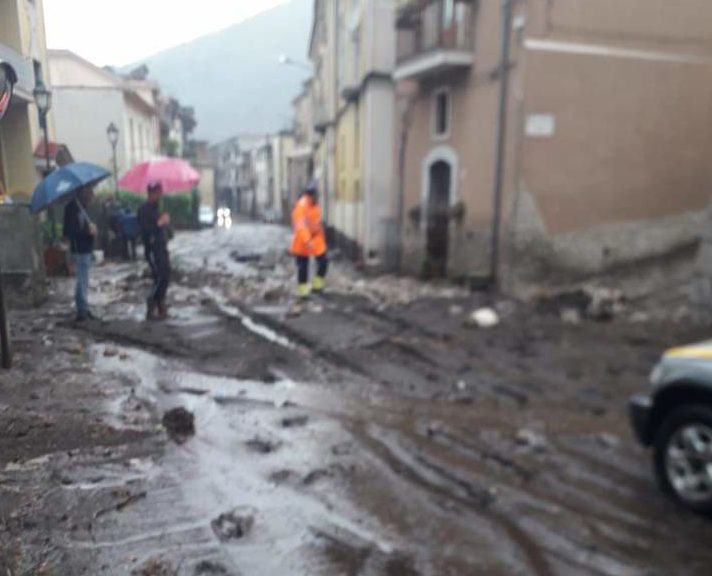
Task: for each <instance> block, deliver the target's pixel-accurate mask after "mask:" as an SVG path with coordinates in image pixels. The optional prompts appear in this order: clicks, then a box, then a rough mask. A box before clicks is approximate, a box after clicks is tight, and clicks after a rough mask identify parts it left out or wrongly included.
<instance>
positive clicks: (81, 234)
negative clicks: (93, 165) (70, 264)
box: [63, 187, 98, 322]
mask: <svg viewBox="0 0 712 576" xmlns="http://www.w3.org/2000/svg"><path fill="white" fill-rule="evenodd" d="M93 199H94V190H93V189H92V188H91V187H84V188H81V189H80V190H79V191H78V192H77V194H76V196H75V197H74V198H73V199H72V200H70V201H69V202H68V203H67V205H66V206H65V208H64V228H63V235H64V237H65V238H66V240H67V241H68V242H69V250H70V253H71V255H72V260H73V261H74V268H75V273H76V277H77V283H76V288H75V291H74V301H75V308H76V314H77V322H83V321H85V320H88V319H93V318H94V315H93V314H92V313H91V310H89V272H90V270H91V265H92V262H93V259H94V241H95V239H96V236H97V232H98V231H97V227H96V225H95V224H94V222H92V220H91V218H90V217H89V213H88V212H87V210H88V208H89V205H90V204H91V202H92V201H93Z"/></svg>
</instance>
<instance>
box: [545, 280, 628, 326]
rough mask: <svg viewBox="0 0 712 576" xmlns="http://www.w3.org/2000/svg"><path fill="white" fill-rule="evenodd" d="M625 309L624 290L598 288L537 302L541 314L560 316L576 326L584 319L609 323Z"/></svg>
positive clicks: (587, 287)
mask: <svg viewBox="0 0 712 576" xmlns="http://www.w3.org/2000/svg"><path fill="white" fill-rule="evenodd" d="M625 308H626V298H625V294H624V293H623V291H622V290H619V289H617V288H605V287H598V286H584V287H582V288H577V289H573V290H566V291H561V292H558V293H555V294H552V295H549V296H545V297H543V298H540V299H539V300H538V302H537V309H538V311H539V312H541V313H544V314H546V313H554V314H558V315H559V316H560V317H561V319H562V321H563V322H565V323H567V324H576V323H578V322H579V321H580V320H581V319H583V318H587V319H589V320H595V321H597V322H608V321H611V320H613V319H614V318H616V317H618V316H620V315H621V314H622V313H623V312H624V311H625ZM577 314H578V320H577Z"/></svg>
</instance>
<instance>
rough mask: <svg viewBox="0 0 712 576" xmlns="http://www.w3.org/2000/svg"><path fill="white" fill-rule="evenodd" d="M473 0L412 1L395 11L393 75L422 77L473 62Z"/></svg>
mask: <svg viewBox="0 0 712 576" xmlns="http://www.w3.org/2000/svg"><path fill="white" fill-rule="evenodd" d="M474 12H475V2H474V1H473V0H413V1H412V2H408V3H406V4H405V5H404V6H403V7H402V8H401V9H400V10H399V12H398V24H397V25H398V53H397V65H396V71H395V74H394V78H395V79H396V80H423V79H426V78H428V77H431V76H437V75H441V74H444V73H448V72H452V71H456V70H467V69H469V68H471V67H472V65H473V64H474V61H475V55H474Z"/></svg>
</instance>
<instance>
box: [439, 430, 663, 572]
mask: <svg viewBox="0 0 712 576" xmlns="http://www.w3.org/2000/svg"><path fill="white" fill-rule="evenodd" d="M428 437H429V438H430V439H432V440H434V441H435V442H436V443H437V445H438V446H439V447H441V448H445V449H449V450H455V451H456V452H457V453H459V454H463V455H464V456H465V457H468V458H469V460H468V461H467V462H466V463H465V466H466V467H467V468H471V467H472V464H474V463H475V462H478V461H480V462H483V463H485V464H487V462H488V461H490V460H491V461H493V462H494V463H496V464H497V465H499V466H501V467H503V468H504V470H505V471H507V472H508V473H509V478H508V477H507V476H506V475H503V474H501V473H495V478H496V481H497V483H498V484H500V485H506V486H507V488H508V489H509V490H510V491H511V492H512V494H513V495H516V497H517V499H518V500H519V501H520V502H519V504H520V506H523V507H524V508H525V509H529V510H530V511H531V514H526V515H525V516H526V520H527V521H530V522H531V524H532V526H535V527H536V528H535V529H532V532H536V533H540V534H547V535H548V536H547V538H548V540H549V541H550V542H551V543H556V548H551V547H548V548H547V551H548V552H549V553H550V554H551V555H552V556H556V557H557V558H558V559H559V560H562V561H564V560H565V561H568V562H572V563H573V564H576V565H577V566H579V567H586V568H587V569H588V570H593V569H594V564H595V565H597V566H600V571H599V572H597V573H600V574H604V575H608V574H618V573H620V572H618V571H616V570H618V569H619V568H621V567H625V569H626V570H630V569H631V568H630V567H629V566H626V564H625V562H623V561H619V560H616V559H615V555H616V554H615V552H617V553H618V555H619V556H622V557H624V558H640V557H644V556H645V554H646V553H647V551H648V548H649V544H648V542H647V541H646V540H645V539H643V540H641V539H640V538H639V535H640V534H641V532H642V533H647V534H649V535H650V536H653V537H654V536H656V535H657V536H659V535H660V534H655V533H654V532H655V531H654V530H653V529H652V527H650V526H648V525H647V523H646V521H645V520H644V519H642V518H640V517H639V516H636V515H634V514H633V513H631V512H629V511H628V510H626V508H625V504H626V503H629V502H630V501H626V500H625V498H620V497H619V498H617V500H616V501H615V502H614V503H610V502H608V501H607V499H606V496H610V492H605V491H604V487H602V485H601V483H600V482H599V483H596V482H595V478H593V479H591V478H589V477H591V476H592V473H590V472H589V473H584V474H583V477H579V476H578V475H577V481H576V482H575V483H573V482H571V480H572V478H570V477H569V476H570V474H569V471H570V469H571V468H572V466H573V467H576V459H575V458H573V459H568V456H567V454H565V453H562V452H561V451H560V450H559V449H558V448H557V446H556V445H554V444H553V443H550V444H549V446H548V448H547V450H546V453H545V454H543V455H541V456H540V458H541V459H544V460H545V462H544V465H542V463H541V462H539V463H538V464H537V465H536V466H531V467H526V466H523V465H521V464H519V463H518V462H515V461H514V459H510V458H507V457H506V456H504V454H505V453H506V452H507V451H513V450H514V449H515V448H514V447H511V446H510V447H504V448H503V449H501V450H500V452H501V453H500V452H497V450H496V448H495V447H489V446H487V443H486V441H485V442H484V446H480V445H475V444H474V443H473V442H472V441H468V440H465V439H463V438H460V437H459V436H457V435H456V434H454V433H452V432H449V431H448V430H446V429H443V430H437V431H429V432H428ZM493 454H494V455H495V457H494V458H492V455H493ZM441 456H442V457H443V458H446V457H447V456H448V455H447V454H446V453H442V454H441ZM583 464H584V466H581V467H580V470H581V471H582V473H583V471H586V470H589V468H590V467H588V466H586V465H585V464H586V462H583ZM449 465H450V466H454V465H456V464H454V463H453V464H449ZM533 470H541V471H539V472H537V473H536V474H534V473H533ZM547 470H548V471H547ZM552 470H553V471H552ZM594 470H595V467H594ZM472 473H473V474H476V475H479V474H480V473H481V471H479V470H472ZM511 476H514V477H515V478H516V479H517V484H518V485H513V483H512V480H511ZM552 509H556V510H560V512H557V513H556V514H552ZM562 512H563V514H562ZM564 514H565V515H566V516H568V521H569V522H571V523H572V525H575V526H577V528H579V529H581V530H583V531H584V532H587V533H588V537H587V538H586V539H587V540H593V541H595V542H596V544H595V547H596V548H597V549H599V550H609V551H615V552H613V553H609V554H603V553H602V552H597V553H596V555H595V558H596V559H595V560H592V561H591V563H589V564H588V565H584V564H581V563H577V560H576V557H577V556H580V555H581V554H589V555H591V556H594V555H593V554H592V553H591V552H590V551H589V548H591V547H592V546H593V545H592V544H587V543H585V542H579V541H576V539H575V535H574V533H573V532H570V533H569V535H568V536H561V535H560V534H558V533H557V532H556V531H555V530H554V529H552V528H551V527H550V526H548V525H547V524H553V525H554V526H555V525H556V524H561V523H562V518H563V517H564ZM542 515H543V516H544V517H545V518H548V519H549V522H548V523H547V522H545V521H544V518H540V519H535V517H536V516H542ZM633 535H635V536H633ZM579 538H580V536H579ZM557 549H560V550H565V551H566V554H563V553H562V552H561V551H560V550H559V551H557ZM612 566H615V567H617V568H611V567H612ZM621 569H622V568H621Z"/></svg>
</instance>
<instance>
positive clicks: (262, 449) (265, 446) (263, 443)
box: [245, 437, 280, 454]
mask: <svg viewBox="0 0 712 576" xmlns="http://www.w3.org/2000/svg"><path fill="white" fill-rule="evenodd" d="M245 444H246V445H247V447H248V448H249V449H250V450H251V451H252V452H256V453H257V454H271V453H272V452H274V451H275V450H277V448H279V446H280V445H279V443H277V442H271V441H269V440H263V439H262V438H257V437H255V438H253V439H252V440H248V441H247V442H246V443H245Z"/></svg>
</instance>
